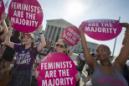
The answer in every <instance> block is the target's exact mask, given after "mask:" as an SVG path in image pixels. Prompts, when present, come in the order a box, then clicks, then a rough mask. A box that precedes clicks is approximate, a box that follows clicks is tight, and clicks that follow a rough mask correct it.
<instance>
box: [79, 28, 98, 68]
mask: <svg viewBox="0 0 129 86" xmlns="http://www.w3.org/2000/svg"><path fill="white" fill-rule="evenodd" d="M80 36H81V44H82V48H83V52H84V56H85V59H86V62H87V64H88V65H89V66H90V67H92V68H94V67H95V63H96V62H95V59H94V58H93V57H92V56H91V54H90V51H89V49H88V45H87V41H86V37H85V35H84V32H83V31H82V30H81V29H80Z"/></svg>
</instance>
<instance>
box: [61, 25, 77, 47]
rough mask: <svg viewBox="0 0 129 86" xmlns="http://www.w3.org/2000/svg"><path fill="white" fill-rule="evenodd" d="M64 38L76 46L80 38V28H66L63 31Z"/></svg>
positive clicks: (69, 43)
mask: <svg viewBox="0 0 129 86" xmlns="http://www.w3.org/2000/svg"><path fill="white" fill-rule="evenodd" d="M62 38H63V39H64V41H65V42H66V43H67V44H68V45H71V46H74V45H75V44H77V43H78V41H79V39H80V35H79V31H78V28H77V27H75V26H69V27H67V28H65V29H64V31H63V33H62Z"/></svg>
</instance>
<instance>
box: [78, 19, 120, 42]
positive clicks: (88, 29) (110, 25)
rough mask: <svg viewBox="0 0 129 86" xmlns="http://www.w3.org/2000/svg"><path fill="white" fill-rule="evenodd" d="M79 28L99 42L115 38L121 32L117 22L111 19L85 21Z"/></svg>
mask: <svg viewBox="0 0 129 86" xmlns="http://www.w3.org/2000/svg"><path fill="white" fill-rule="evenodd" d="M80 28H81V29H83V31H84V32H85V33H86V34H87V35H88V36H90V37H91V38H94V39H96V40H101V41H104V40H110V39H113V38H115V37H117V36H118V35H119V33H120V32H121V30H122V26H121V25H120V23H119V21H118V20H111V19H98V20H97V19H96V20H87V21H84V22H82V24H81V25H80Z"/></svg>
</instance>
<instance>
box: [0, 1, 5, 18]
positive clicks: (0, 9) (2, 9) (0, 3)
mask: <svg viewBox="0 0 129 86" xmlns="http://www.w3.org/2000/svg"><path fill="white" fill-rule="evenodd" d="M4 11H5V7H4V3H3V0H0V20H1V16H2V13H3V12H4Z"/></svg>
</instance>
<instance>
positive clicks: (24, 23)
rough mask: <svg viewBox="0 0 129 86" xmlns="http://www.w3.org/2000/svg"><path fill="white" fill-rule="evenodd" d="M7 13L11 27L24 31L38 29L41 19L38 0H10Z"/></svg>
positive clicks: (41, 13)
mask: <svg viewBox="0 0 129 86" xmlns="http://www.w3.org/2000/svg"><path fill="white" fill-rule="evenodd" d="M8 15H9V19H10V22H11V24H12V27H13V28H14V29H16V30H18V31H21V32H26V33H28V32H33V31H35V30H36V29H38V27H39V26H40V25H41V24H42V20H43V12H42V9H41V6H40V4H39V3H38V0H31V1H30V0H12V1H11V3H10V6H9V11H8Z"/></svg>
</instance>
